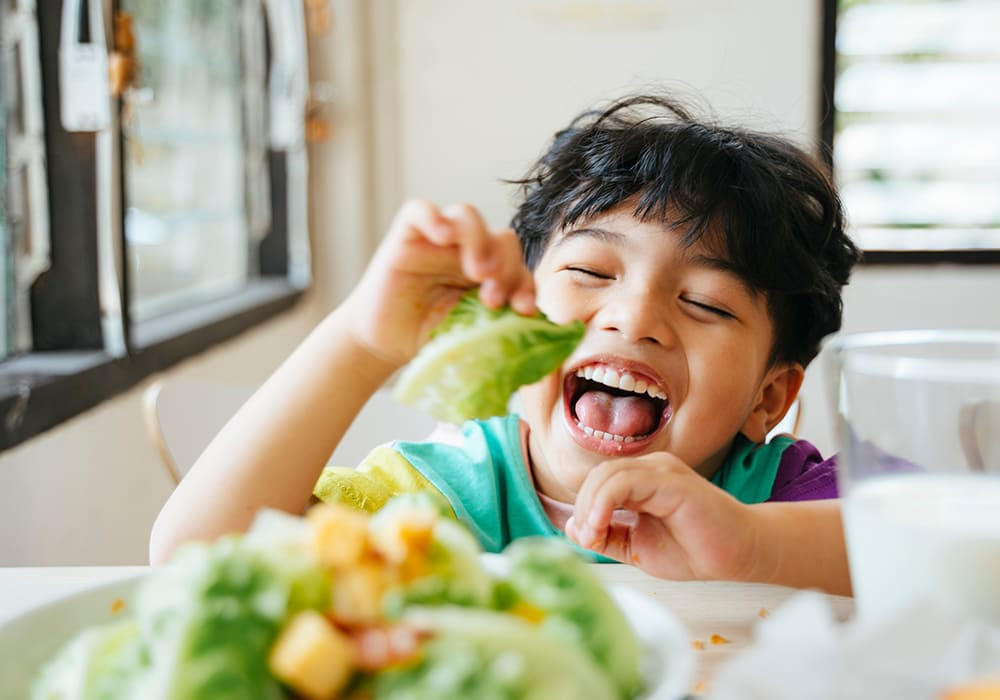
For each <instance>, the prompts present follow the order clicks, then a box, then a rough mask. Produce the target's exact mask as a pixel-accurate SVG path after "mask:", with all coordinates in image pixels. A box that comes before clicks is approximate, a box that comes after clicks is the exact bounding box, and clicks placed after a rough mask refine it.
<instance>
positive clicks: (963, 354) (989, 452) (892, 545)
mask: <svg viewBox="0 0 1000 700" xmlns="http://www.w3.org/2000/svg"><path fill="white" fill-rule="evenodd" d="M828 349H829V350H830V352H828V353H827V370H828V378H829V388H830V396H831V399H832V402H833V408H834V411H833V413H834V417H835V421H836V433H837V439H838V443H839V450H840V454H839V463H838V473H837V479H838V484H839V488H840V493H841V496H842V497H843V498H844V509H843V513H844V531H845V536H846V539H847V552H848V560H849V562H850V568H851V582H852V585H853V588H854V595H855V598H856V602H857V609H858V615H859V617H861V618H862V619H872V618H878V617H883V616H888V615H891V614H893V613H899V612H900V611H901V610H903V609H905V608H907V607H909V606H912V605H914V604H915V603H918V601H920V600H922V599H930V600H933V601H934V602H936V603H938V604H940V605H941V606H942V607H944V608H946V609H948V610H951V611H953V612H954V613H956V614H957V615H960V616H962V617H972V618H977V619H982V620H986V621H988V622H992V623H995V624H1000V332H998V331H893V332H880V333H861V334H856V335H841V336H837V337H834V338H833V339H832V340H831V341H830V343H828Z"/></svg>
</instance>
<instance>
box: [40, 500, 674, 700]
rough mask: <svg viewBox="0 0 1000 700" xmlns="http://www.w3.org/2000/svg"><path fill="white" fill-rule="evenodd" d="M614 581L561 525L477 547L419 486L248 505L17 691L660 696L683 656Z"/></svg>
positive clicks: (190, 697) (266, 696) (193, 695)
mask: <svg viewBox="0 0 1000 700" xmlns="http://www.w3.org/2000/svg"><path fill="white" fill-rule="evenodd" d="M629 593H632V592H631V591H627V590H626V591H609V590H608V589H606V588H605V587H604V586H603V585H602V584H601V582H600V581H599V580H598V579H597V577H596V575H595V573H594V572H593V569H592V568H591V567H590V566H588V564H587V563H586V562H585V560H584V559H583V558H582V557H581V556H580V555H579V554H578V553H577V552H576V551H575V550H574V549H573V548H572V547H571V546H570V545H569V544H568V543H566V542H564V541H562V540H558V539H554V538H544V539H542V538H534V539H533V538H527V539H523V540H518V541H517V542H515V543H513V544H512V545H511V546H510V547H508V548H507V550H506V551H505V552H504V553H503V554H502V555H483V554H482V552H481V549H480V547H479V544H478V542H477V541H476V540H475V538H474V537H473V535H472V534H471V533H469V532H468V531H467V530H466V529H465V528H464V527H463V526H462V525H460V524H459V523H457V522H456V521H454V520H452V519H451V518H448V517H444V516H442V515H441V513H440V512H439V510H438V506H437V505H436V504H435V502H433V501H431V500H430V499H429V498H423V497H421V496H413V495H410V496H401V497H398V498H397V499H394V500H393V501H391V502H390V503H389V504H388V505H387V506H385V507H384V508H383V509H382V510H380V511H379V512H378V513H376V514H375V515H374V516H369V515H367V514H363V513H359V512H357V511H354V510H350V509H346V508H338V507H333V506H329V505H325V504H320V505H317V506H314V507H313V508H312V509H311V510H310V511H309V512H308V513H307V514H306V516H305V517H295V516H291V515H287V514H284V513H279V512H277V511H262V512H261V514H260V515H259V516H258V518H257V520H256V521H255V523H254V525H253V527H252V528H251V529H250V531H249V532H248V533H247V534H245V535H231V536H227V537H225V538H222V539H220V540H219V541H217V542H215V543H212V544H205V543H193V544H189V545H186V546H185V547H183V548H182V549H180V550H179V551H178V552H177V554H176V556H175V557H174V558H173V559H172V560H171V561H170V562H169V563H168V564H166V565H165V566H163V567H161V568H160V569H157V570H155V571H154V572H153V573H151V574H150V575H149V576H147V577H145V578H143V579H142V580H141V581H140V582H139V584H138V588H137V589H136V592H135V595H134V596H133V598H132V600H131V603H130V605H129V607H128V610H127V614H125V615H124V616H119V617H118V618H116V619H115V620H114V621H112V622H109V623H106V624H101V625H95V626H89V627H86V628H85V629H83V630H81V631H79V632H78V633H77V634H76V635H75V636H74V637H72V638H71V639H69V640H68V641H66V642H65V643H64V645H63V646H62V647H61V649H60V650H59V651H58V652H57V653H56V654H55V655H54V656H53V657H52V658H51V659H49V660H48V661H47V662H46V663H45V664H44V665H43V666H42V667H41V668H40V669H39V671H38V672H37V674H36V677H35V680H34V683H33V685H32V689H31V698H32V700H70V699H72V700H78V699H79V700H98V699H100V700H118V699H125V698H128V699H133V698H143V699H148V700H160V699H163V700H167V699H170V700H174V699H176V700H181V699H184V700H209V699H211V700H217V699H223V698H225V699H228V698H234V699H235V698H241V699H242V698H247V699H258V698H259V699H261V700H287V699H292V698H304V699H306V700H314V699H316V700H320V699H324V700H325V699H331V698H359V699H360V698H376V699H380V700H381V699H387V700H397V699H399V700H402V699H404V698H405V699H408V700H410V699H412V700H419V699H422V698H428V699H430V698H434V699H440V700H449V699H453V698H454V699H457V698H477V699H478V698H485V699H491V698H496V699H508V698H509V699H513V698H526V699H538V700H543V699H544V700H553V699H555V700H558V699H559V698H593V699H595V700H599V699H604V698H607V699H609V700H611V699H616V698H639V697H654V696H655V697H671V696H669V695H661V694H660V691H663V690H664V688H665V687H666V686H665V685H664V679H667V678H668V677H673V679H674V681H676V676H677V672H678V671H683V669H682V668H681V667H683V666H684V664H683V663H681V664H679V666H675V667H674V668H673V669H672V671H673V673H667V672H666V671H665V667H666V666H672V665H674V664H675V662H676V661H680V659H674V658H672V657H671V656H670V655H669V654H665V653H664V652H665V650H666V649H665V647H663V646H660V647H659V648H657V647H654V646H651V642H650V639H651V637H650V635H649V634H648V630H647V634H645V635H643V634H638V633H637V631H636V630H637V622H636V619H635V618H636V615H635V614H633V615H632V616H631V618H630V617H629V616H628V615H626V612H625V611H624V610H625V609H627V608H628V607H629V604H630V601H631V602H632V603H635V600H636V598H638V599H639V601H640V603H641V604H645V605H649V606H654V607H653V608H650V609H646V610H642V611H639V613H638V617H640V618H643V617H644V618H648V619H650V620H653V621H656V620H660V621H662V620H666V622H667V623H669V624H673V621H672V620H673V619H672V617H670V616H669V614H668V613H667V612H666V610H665V609H662V608H659V609H655V608H656V607H657V606H656V604H655V603H653V602H652V601H648V600H644V599H642V597H641V596H639V595H638V594H634V593H633V596H635V597H634V598H629V596H628V595H627V594H629ZM623 603H624V605H623ZM623 608H624V609H623ZM657 615H659V616H660V617H657ZM664 616H665V617H664ZM669 624H667V625H666V626H669ZM638 626H641V624H640V625H638ZM661 626H662V625H661ZM655 636H656V633H655V632H654V633H653V637H652V638H655ZM659 641H662V639H661V640H659ZM654 643H655V642H654ZM682 647H683V642H682V646H681V647H677V648H682ZM671 653H672V652H671ZM678 694H680V693H679V692H678Z"/></svg>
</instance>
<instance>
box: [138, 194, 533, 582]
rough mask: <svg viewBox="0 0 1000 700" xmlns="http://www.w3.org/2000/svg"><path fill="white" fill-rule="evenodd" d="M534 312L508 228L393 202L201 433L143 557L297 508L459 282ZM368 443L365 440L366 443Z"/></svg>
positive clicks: (456, 293)
mask: <svg viewBox="0 0 1000 700" xmlns="http://www.w3.org/2000/svg"><path fill="white" fill-rule="evenodd" d="M476 285H479V286H480V288H479V296H480V299H481V300H482V301H483V303H484V304H486V305H487V306H491V307H494V308H496V307H499V306H502V305H503V304H505V303H509V304H510V305H511V306H513V307H514V308H515V309H516V310H517V311H519V312H521V313H524V314H531V313H533V312H534V311H535V302H534V285H533V282H532V278H531V273H530V272H529V271H528V269H527V268H526V267H525V266H524V263H523V261H522V259H521V249H520V245H519V244H518V242H517V237H516V235H515V234H514V232H513V231H511V230H509V229H503V230H491V229H488V228H487V227H486V226H485V224H484V223H483V221H482V219H481V218H480V216H479V214H478V212H476V210H475V209H473V208H472V207H469V206H467V205H457V206H454V207H450V208H448V209H445V210H443V211H441V210H438V209H437V208H436V207H435V206H434V205H432V204H430V203H428V202H423V201H419V200H414V201H411V202H409V203H407V204H406V205H404V206H403V207H402V208H401V209H400V212H399V214H398V215H397V217H396V219H395V220H394V222H393V225H392V227H391V228H390V230H389V232H388V234H387V235H386V237H385V239H384V240H383V242H382V244H381V245H380V246H379V249H378V251H377V252H376V254H375V256H374V257H373V259H372V262H371V263H370V264H369V266H368V268H367V269H366V270H365V274H364V275H363V276H362V279H361V281H360V282H359V283H358V285H357V287H355V289H354V290H353V291H352V292H351V294H350V295H349V296H348V298H347V299H346V300H345V301H344V302H343V303H342V304H341V305H340V306H339V307H338V308H337V309H336V310H335V311H334V312H333V313H331V314H330V315H329V316H327V317H326V318H325V319H324V320H323V321H322V322H321V323H320V324H319V325H318V326H317V327H316V328H315V329H314V330H313V332H312V333H311V334H310V335H309V336H308V337H307V338H306V339H305V340H304V341H303V342H302V344H301V345H300V346H299V347H298V348H297V349H296V350H295V351H294V353H292V355H291V356H290V357H289V358H288V359H287V360H286V361H285V362H284V363H283V364H282V365H281V367H279V368H278V370H277V371H276V372H275V373H274V375H273V376H272V377H270V378H269V379H268V380H267V382H265V383H264V384H263V385H262V386H261V388H260V389H259V390H258V391H257V392H256V393H255V394H254V395H253V396H252V397H250V400H249V401H247V403H246V404H245V405H244V406H243V407H242V408H241V409H240V410H239V411H238V412H237V414H236V415H235V416H234V417H233V418H232V419H231V420H230V421H229V423H227V424H226V426H225V427H224V428H223V429H222V431H221V432H220V433H219V434H218V435H217V436H216V437H215V439H213V440H212V442H211V443H210V444H209V446H208V447H207V448H206V449H205V452H204V453H203V454H202V455H201V456H200V457H199V458H198V460H197V462H195V464H194V466H193V467H192V468H191V470H190V471H189V472H188V474H187V475H186V476H185V477H184V479H183V480H182V481H181V483H180V484H179V485H178V487H177V488H176V489H175V490H174V492H173V494H172V495H171V496H170V499H169V500H168V501H167V503H166V505H165V506H164V507H163V509H162V510H161V511H160V515H159V516H158V517H157V519H156V523H155V524H154V525H153V531H152V534H151V536H150V559H151V561H152V562H153V563H159V562H162V561H164V560H165V559H166V558H168V557H169V556H170V554H171V553H172V552H173V550H174V549H175V548H176V547H177V546H178V545H180V544H182V543H184V542H186V541H189V540H205V539H214V538H216V537H218V536H220V535H223V534H226V533H229V532H236V531H241V530H244V529H246V527H247V526H248V525H249V524H250V522H251V520H252V519H253V517H254V514H255V513H256V512H257V510H258V509H260V508H262V507H270V508H279V509H281V510H285V511H288V512H293V513H301V512H302V511H303V510H304V509H305V507H306V505H307V504H308V503H309V498H310V495H311V494H312V490H313V485H314V484H315V482H316V479H317V478H318V476H319V474H320V472H321V471H322V469H323V466H324V465H325V463H326V460H327V459H328V458H329V456H330V455H331V454H332V452H333V450H334V449H335V448H336V446H337V444H338V443H339V441H340V439H341V437H343V435H344V433H345V432H346V431H347V428H348V427H349V426H350V424H351V422H352V421H353V420H354V418H355V416H356V415H357V414H358V412H359V411H360V410H361V408H362V407H363V406H364V404H365V402H366V401H367V400H368V398H369V397H370V396H371V395H372V394H373V393H374V392H375V391H376V390H377V389H378V388H379V387H380V386H381V385H382V384H383V383H384V382H385V381H386V380H387V379H388V378H389V377H390V376H391V375H392V374H393V372H395V371H396V370H397V369H399V368H400V367H401V366H403V365H404V364H405V363H406V362H408V361H409V360H410V359H412V357H413V356H414V355H415V354H416V353H417V351H418V350H419V348H420V346H421V345H422V344H423V343H424V342H425V341H426V339H427V337H428V335H429V333H430V330H431V329H432V328H433V327H434V326H435V325H436V324H437V323H438V322H439V321H440V320H441V319H443V318H444V316H445V315H446V314H447V312H448V310H449V309H450V308H451V307H452V306H453V305H454V304H455V302H456V301H457V300H458V298H459V297H460V296H461V295H462V294H463V293H464V292H465V290H466V289H469V288H471V287H475V286H476ZM373 447H374V446H373Z"/></svg>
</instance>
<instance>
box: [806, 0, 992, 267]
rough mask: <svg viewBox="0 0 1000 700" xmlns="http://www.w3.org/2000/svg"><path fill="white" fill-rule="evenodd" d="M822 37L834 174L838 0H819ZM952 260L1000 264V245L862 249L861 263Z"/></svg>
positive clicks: (828, 151) (824, 121) (823, 92)
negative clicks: (985, 246) (821, 8)
mask: <svg viewBox="0 0 1000 700" xmlns="http://www.w3.org/2000/svg"><path fill="white" fill-rule="evenodd" d="M821 2H822V3H823V11H822V23H823V24H822V41H821V51H822V56H821V60H820V72H821V75H820V105H819V115H820V123H819V135H820V148H821V156H822V158H823V160H824V162H825V163H826V165H827V167H828V168H829V169H830V175H831V177H833V176H834V175H835V173H834V162H833V151H834V136H835V123H836V117H837V108H836V101H835V89H836V82H837V15H838V5H839V4H840V3H839V0H821ZM938 263H952V264H958V265H996V264H1000V249H994V248H945V249H939V250H864V251H863V255H862V259H861V264H862V265H890V266H897V265H930V264H938Z"/></svg>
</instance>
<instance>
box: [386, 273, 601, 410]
mask: <svg viewBox="0 0 1000 700" xmlns="http://www.w3.org/2000/svg"><path fill="white" fill-rule="evenodd" d="M583 333H584V325H583V323H582V322H580V321H574V322H573V323H569V324H562V325H560V324H556V323H553V322H552V321H550V320H549V319H548V318H546V317H545V315H544V314H543V313H541V312H539V313H537V314H536V315H534V316H522V315H520V314H518V313H517V312H515V311H514V310H513V309H511V308H509V307H506V308H503V309H490V308H488V307H486V306H484V305H483V304H482V302H480V301H479V297H478V292H477V291H476V290H472V291H470V292H468V293H466V294H465V295H464V296H463V297H462V298H461V299H460V300H459V301H458V303H457V304H456V305H455V307H454V308H453V309H452V310H451V311H450V312H449V314H448V316H447V317H445V319H444V321H442V322H441V323H440V324H439V325H438V326H437V328H435V329H434V331H433V333H432V334H431V339H430V340H429V341H428V342H427V344H426V345H424V347H423V348H421V350H420V352H419V353H418V354H417V356H416V357H415V358H414V359H413V360H412V361H411V362H410V363H409V364H408V365H407V366H406V367H405V368H404V369H403V371H402V373H401V374H400V376H399V380H398V381H397V382H396V387H395V389H394V392H393V396H394V397H395V398H396V399H397V400H398V401H400V402H402V403H405V404H408V405H411V406H414V407H415V408H418V409H420V410H422V411H424V412H426V413H427V414H429V415H431V416H433V417H435V418H437V419H438V420H442V421H446V422H449V423H461V422H463V421H466V420H468V419H470V418H489V417H491V416H498V415H503V414H505V413H506V412H507V403H508V402H509V401H510V397H511V396H512V395H513V393H514V391H516V390H517V388H518V387H520V386H521V385H523V384H531V383H533V382H536V381H538V380H539V379H541V378H542V377H544V376H545V375H546V374H548V373H549V372H551V371H552V370H554V369H556V368H557V367H558V366H559V365H560V364H561V363H562V361H563V360H565V359H566V358H567V357H569V354H570V353H571V352H573V349H574V348H575V347H576V346H577V345H578V344H579V343H580V341H581V340H582V339H583Z"/></svg>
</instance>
